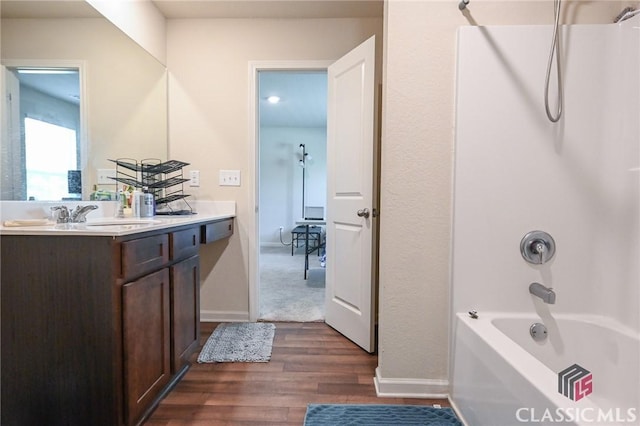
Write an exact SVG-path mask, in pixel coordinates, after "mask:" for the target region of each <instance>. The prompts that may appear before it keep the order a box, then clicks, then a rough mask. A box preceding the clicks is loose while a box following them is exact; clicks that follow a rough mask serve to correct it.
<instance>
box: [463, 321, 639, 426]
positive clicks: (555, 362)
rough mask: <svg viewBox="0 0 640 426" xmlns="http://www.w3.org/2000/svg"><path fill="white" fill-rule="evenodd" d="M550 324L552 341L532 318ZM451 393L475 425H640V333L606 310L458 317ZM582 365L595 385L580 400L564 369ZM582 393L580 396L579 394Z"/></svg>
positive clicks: (468, 421) (549, 329)
mask: <svg viewBox="0 0 640 426" xmlns="http://www.w3.org/2000/svg"><path fill="white" fill-rule="evenodd" d="M535 322H539V323H543V324H544V325H545V326H546V327H547V330H548V334H547V339H546V340H545V341H544V342H536V341H534V340H533V339H532V338H531V336H530V334H529V328H530V326H531V324H533V323H535ZM454 328H455V337H454V341H453V346H452V350H453V366H452V389H451V400H452V403H453V405H454V407H455V409H456V411H457V412H458V413H459V414H460V416H461V417H462V418H463V421H464V422H465V423H466V424H467V425H469V426H511V425H518V424H536V425H580V426H582V425H597V426H604V425H625V424H627V425H637V424H640V408H639V406H640V390H639V388H640V349H639V348H640V336H639V333H637V332H634V331H633V330H630V329H628V328H625V327H623V326H621V325H620V324H618V323H616V322H614V321H612V320H609V319H607V318H604V317H598V316H584V317H581V316H576V315H571V316H563V315H554V316H553V317H551V316H549V317H548V318H545V320H541V319H540V318H539V317H537V316H535V315H534V314H531V315H523V314H507V313H490V312H480V313H478V318H477V319H473V318H471V317H470V316H469V314H467V313H464V314H457V315H456V316H455V323H454ZM573 364H578V365H579V366H581V367H583V368H584V369H586V370H588V371H589V372H591V374H592V384H591V385H592V392H591V393H590V394H589V395H587V396H584V397H583V398H581V399H579V400H576V401H574V400H572V399H570V398H569V397H566V396H564V395H563V394H562V393H560V392H559V390H558V372H561V371H562V370H564V369H566V368H567V367H570V366H572V365H573ZM574 399H578V398H574Z"/></svg>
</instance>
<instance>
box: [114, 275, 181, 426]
mask: <svg viewBox="0 0 640 426" xmlns="http://www.w3.org/2000/svg"><path fill="white" fill-rule="evenodd" d="M169 286H170V281H169V269H168V268H164V269H161V270H159V271H157V272H154V273H152V274H149V275H146V276H144V277H142V278H140V279H138V280H136V281H133V282H130V283H127V284H125V285H124V286H123V287H122V318H123V324H122V333H123V353H124V388H125V397H124V400H125V417H126V424H128V425H131V424H136V423H137V422H138V421H139V419H140V418H141V417H142V416H143V415H144V414H145V411H146V410H147V409H148V408H149V407H151V406H152V403H153V402H154V401H155V400H156V398H157V397H158V395H159V393H160V392H161V391H162V390H163V388H164V387H165V386H166V385H167V384H168V383H169V381H170V379H171V371H170V308H169V305H170V303H169V302H170V300H169Z"/></svg>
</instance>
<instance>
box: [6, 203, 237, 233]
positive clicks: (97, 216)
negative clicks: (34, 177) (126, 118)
mask: <svg viewBox="0 0 640 426" xmlns="http://www.w3.org/2000/svg"><path fill="white" fill-rule="evenodd" d="M103 203H105V204H101V203H100V202H96V203H92V202H81V203H71V204H73V205H70V203H67V202H65V203H64V204H65V205H69V207H75V205H78V204H82V205H84V204H97V205H99V206H100V207H99V208H98V209H97V210H93V211H92V212H90V213H89V214H88V215H87V222H86V223H73V224H56V223H53V222H49V223H47V224H45V225H36V226H4V223H5V221H20V220H24V221H35V220H36V219H43V218H45V217H46V216H45V215H46V214H47V212H48V211H49V208H50V207H51V206H54V205H60V204H61V203H34V202H31V201H24V202H22V201H20V202H6V201H3V202H0V213H1V214H0V218H1V219H2V222H0V224H2V226H0V235H75V236H112V237H117V236H122V235H130V234H135V233H139V232H147V231H154V230H160V229H167V228H172V227H176V226H182V225H195V224H198V223H203V222H210V221H213V220H219V219H227V218H230V217H235V215H236V206H235V202H234V201H198V202H197V203H192V204H193V210H194V212H196V214H193V215H184V216H166V215H159V216H154V217H150V218H131V217H125V218H123V219H117V218H115V217H114V215H113V212H114V208H113V204H114V203H113V202H103ZM119 222H121V224H120V223H119Z"/></svg>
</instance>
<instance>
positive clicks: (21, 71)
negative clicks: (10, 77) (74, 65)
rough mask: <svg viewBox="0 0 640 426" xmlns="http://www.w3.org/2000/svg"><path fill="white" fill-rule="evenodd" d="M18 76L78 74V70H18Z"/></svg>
mask: <svg viewBox="0 0 640 426" xmlns="http://www.w3.org/2000/svg"><path fill="white" fill-rule="evenodd" d="M18 73H19V74H78V70H72V69H66V68H19V69H18Z"/></svg>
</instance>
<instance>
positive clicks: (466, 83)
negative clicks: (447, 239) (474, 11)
mask: <svg viewBox="0 0 640 426" xmlns="http://www.w3.org/2000/svg"><path fill="white" fill-rule="evenodd" d="M638 22H640V18H636V24H635V25H637V23H638ZM632 25H633V23H630V22H627V23H625V24H624V27H626V28H627V29H628V28H630V27H631V26H632ZM551 30H552V29H551V27H547V26H528V27H502V28H500V27H491V28H485V29H475V28H474V29H471V28H466V29H464V30H463V31H462V32H461V35H460V45H459V55H460V61H459V71H458V108H457V112H458V121H457V132H456V134H457V143H456V166H455V167H456V186H455V189H456V191H455V216H454V247H453V261H454V264H453V284H454V287H453V289H454V295H453V306H454V312H466V311H469V310H471V309H477V310H478V311H479V312H481V311H517V312H534V311H537V312H538V313H539V314H540V315H542V316H547V315H548V314H549V313H552V314H553V313H559V312H563V313H567V312H571V313H581V314H599V315H605V316H610V317H612V318H615V319H617V320H619V321H621V322H623V323H624V324H625V325H627V326H629V327H633V328H634V329H636V330H638V329H640V324H639V321H640V317H639V316H638V311H639V309H638V308H639V307H640V306H639V303H638V301H639V297H640V289H639V287H640V281H639V279H640V264H639V263H638V259H640V251H639V250H638V246H639V238H638V230H639V222H640V209H639V199H638V198H639V194H640V180H639V179H638V176H639V175H638V174H639V173H640V172H639V171H638V167H639V166H640V142H639V141H640V133H639V132H638V120H637V117H638V114H639V113H640V112H639V110H638V94H639V93H640V84H639V83H640V79H639V77H638V76H639V75H640V72H639V69H638V52H639V50H638V47H639V43H638V40H639V35H638V33H637V30H636V32H635V33H633V32H632V31H626V34H625V35H626V37H624V38H623V37H622V32H623V28H621V27H620V26H618V25H615V24H609V25H607V26H604V25H597V26H596V25H587V26H571V27H567V28H564V33H563V40H564V43H563V47H564V51H563V56H564V58H565V59H564V61H563V70H564V78H563V81H564V82H565V87H564V102H565V105H564V106H565V112H564V118H563V119H562V120H561V122H560V123H559V124H552V123H551V122H549V121H548V120H547V119H546V116H545V114H544V109H543V105H544V104H543V91H542V90H541V88H543V87H544V78H545V74H544V72H540V70H541V69H543V71H544V67H541V66H540V64H544V63H546V60H547V56H548V49H549V46H548V43H547V40H546V38H545V35H548V34H549V32H550V31H551ZM523 46H526V48H525V49H523ZM623 59H624V60H625V62H626V64H625V65H624V66H623V64H622V60H623ZM553 93H555V91H552V96H551V99H555V96H554V95H553ZM621 94H622V95H621ZM538 229H541V230H544V231H547V232H549V233H550V234H551V235H552V236H553V238H554V239H555V242H556V245H557V248H556V254H555V257H554V258H553V259H552V261H550V262H548V263H547V264H545V265H541V266H532V265H530V264H528V263H527V262H525V261H524V260H523V259H522V257H521V255H520V247H519V244H520V240H521V238H522V237H523V236H524V235H525V234H526V233H527V232H529V231H533V230H538ZM531 282H540V283H542V284H543V285H546V286H548V287H553V289H554V291H555V292H556V304H555V305H545V304H543V303H541V301H540V300H539V299H538V298H536V297H533V296H531V295H530V294H529V291H528V287H529V284H530V283H531Z"/></svg>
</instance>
